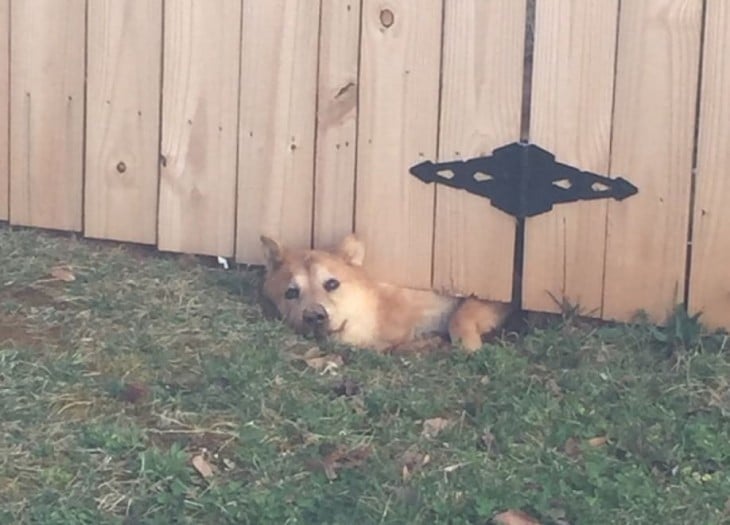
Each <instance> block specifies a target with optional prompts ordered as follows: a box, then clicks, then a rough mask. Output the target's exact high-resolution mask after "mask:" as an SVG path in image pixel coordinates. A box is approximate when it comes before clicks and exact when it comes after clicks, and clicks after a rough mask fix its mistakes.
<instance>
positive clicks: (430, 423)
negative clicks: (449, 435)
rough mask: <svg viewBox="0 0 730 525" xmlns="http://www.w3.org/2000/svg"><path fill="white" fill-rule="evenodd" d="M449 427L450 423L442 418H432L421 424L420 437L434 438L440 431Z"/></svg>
mask: <svg viewBox="0 0 730 525" xmlns="http://www.w3.org/2000/svg"><path fill="white" fill-rule="evenodd" d="M449 426H451V421H450V420H448V419H445V418H443V417H434V418H431V419H427V420H425V421H424V422H423V430H422V431H421V435H422V436H424V437H426V438H434V437H436V436H437V435H438V434H439V433H440V432H441V431H442V430H444V429H446V428H448V427H449Z"/></svg>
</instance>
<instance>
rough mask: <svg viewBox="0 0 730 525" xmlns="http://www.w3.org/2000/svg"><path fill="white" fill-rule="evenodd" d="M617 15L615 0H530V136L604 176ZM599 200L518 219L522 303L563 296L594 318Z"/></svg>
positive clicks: (539, 304)
mask: <svg viewBox="0 0 730 525" xmlns="http://www.w3.org/2000/svg"><path fill="white" fill-rule="evenodd" d="M617 17H618V1H617V0H550V1H548V2H545V1H540V2H538V3H537V12H536V18H535V35H536V37H535V54H534V63H533V64H534V65H533V75H532V101H531V112H530V141H531V142H533V143H535V144H537V145H539V146H541V147H543V148H546V149H548V150H549V151H551V152H552V153H554V154H555V156H556V158H557V160H558V161H560V162H564V163H567V164H570V165H572V166H576V167H578V168H580V169H582V170H588V171H592V172H594V173H599V174H604V175H605V174H607V173H608V169H609V152H610V146H611V117H612V111H613V107H612V106H613V79H614V67H615V58H616V52H615V51H616V29H617V28H616V26H617ZM607 206H608V203H607V201H605V200H596V201H584V202H575V203H569V204H562V205H557V206H555V207H554V208H553V209H552V210H551V211H550V212H548V213H545V214H542V215H538V216H536V217H531V218H528V219H527V220H526V222H525V252H524V272H523V281H522V282H523V296H522V304H523V306H524V308H526V309H528V310H537V311H558V310H559V309H560V306H561V302H562V301H563V300H567V301H568V302H569V303H570V304H572V305H578V306H580V308H581V313H583V314H586V315H593V316H596V317H600V315H601V302H602V300H603V261H604V256H605V241H606V210H607ZM556 301H557V302H556Z"/></svg>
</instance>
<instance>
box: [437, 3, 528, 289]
mask: <svg viewBox="0 0 730 525" xmlns="http://www.w3.org/2000/svg"><path fill="white" fill-rule="evenodd" d="M526 5H527V4H526V2H525V1H524V0H521V1H515V0H488V1H482V0H464V1H459V2H446V4H445V11H444V37H443V38H444V44H443V53H444V56H443V69H442V81H441V83H442V93H441V117H440V138H439V160H440V161H442V162H447V161H452V160H460V159H468V158H471V157H478V156H484V155H490V154H491V153H492V150H494V149H495V148H498V147H500V146H504V145H505V144H508V143H510V142H514V141H517V140H519V138H520V122H521V113H522V74H523V55H524V43H525V16H526ZM484 35H489V38H484ZM515 225H516V221H515V219H514V217H512V216H510V215H508V214H506V213H504V212H502V211H500V210H498V209H496V208H494V207H493V206H492V205H491V204H490V202H489V201H488V200H487V199H485V198H484V197H479V196H477V195H472V194H469V193H466V192H465V191H461V190H456V189H453V188H447V187H438V186H437V187H436V218H435V234H434V242H435V245H434V262H433V264H434V270H433V271H434V276H433V286H434V288H436V289H439V290H446V291H448V292H452V293H454V292H455V293H462V294H472V293H473V294H476V295H478V296H480V297H484V298H490V299H496V300H502V301H510V300H511V299H512V273H513V268H514V243H515Z"/></svg>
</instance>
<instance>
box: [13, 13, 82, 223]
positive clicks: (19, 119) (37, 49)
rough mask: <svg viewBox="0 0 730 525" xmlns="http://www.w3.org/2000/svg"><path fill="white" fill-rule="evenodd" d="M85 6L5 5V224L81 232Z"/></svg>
mask: <svg viewBox="0 0 730 525" xmlns="http://www.w3.org/2000/svg"><path fill="white" fill-rule="evenodd" d="M84 11H85V1H84V0H23V1H21V2H12V4H11V9H10V20H11V27H12V31H11V57H10V71H11V73H10V92H11V101H10V122H11V124H10V134H11V137H12V140H11V148H10V177H11V180H10V221H11V223H13V224H20V225H25V226H39V227H44V228H53V229H59V230H76V231H78V230H80V229H81V226H82V225H81V216H82V209H81V202H82V191H83V187H82V180H83V140H84V137H83V124H84V120H83V119H84V36H85V27H84V16H85V12H84Z"/></svg>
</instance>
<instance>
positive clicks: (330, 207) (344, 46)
mask: <svg viewBox="0 0 730 525" xmlns="http://www.w3.org/2000/svg"><path fill="white" fill-rule="evenodd" d="M360 4H361V0H348V1H343V0H322V14H321V27H320V36H319V88H318V92H317V100H318V102H317V144H316V162H315V168H316V169H315V184H314V228H313V231H312V236H313V244H314V246H315V247H327V246H332V245H333V244H334V243H336V242H337V241H338V240H339V239H340V238H341V237H342V236H343V235H345V234H347V233H350V232H351V231H352V228H353V214H354V205H355V145H356V143H355V141H356V139H357V92H358V78H357V73H358V58H359V51H360V7H361V5H360Z"/></svg>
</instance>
